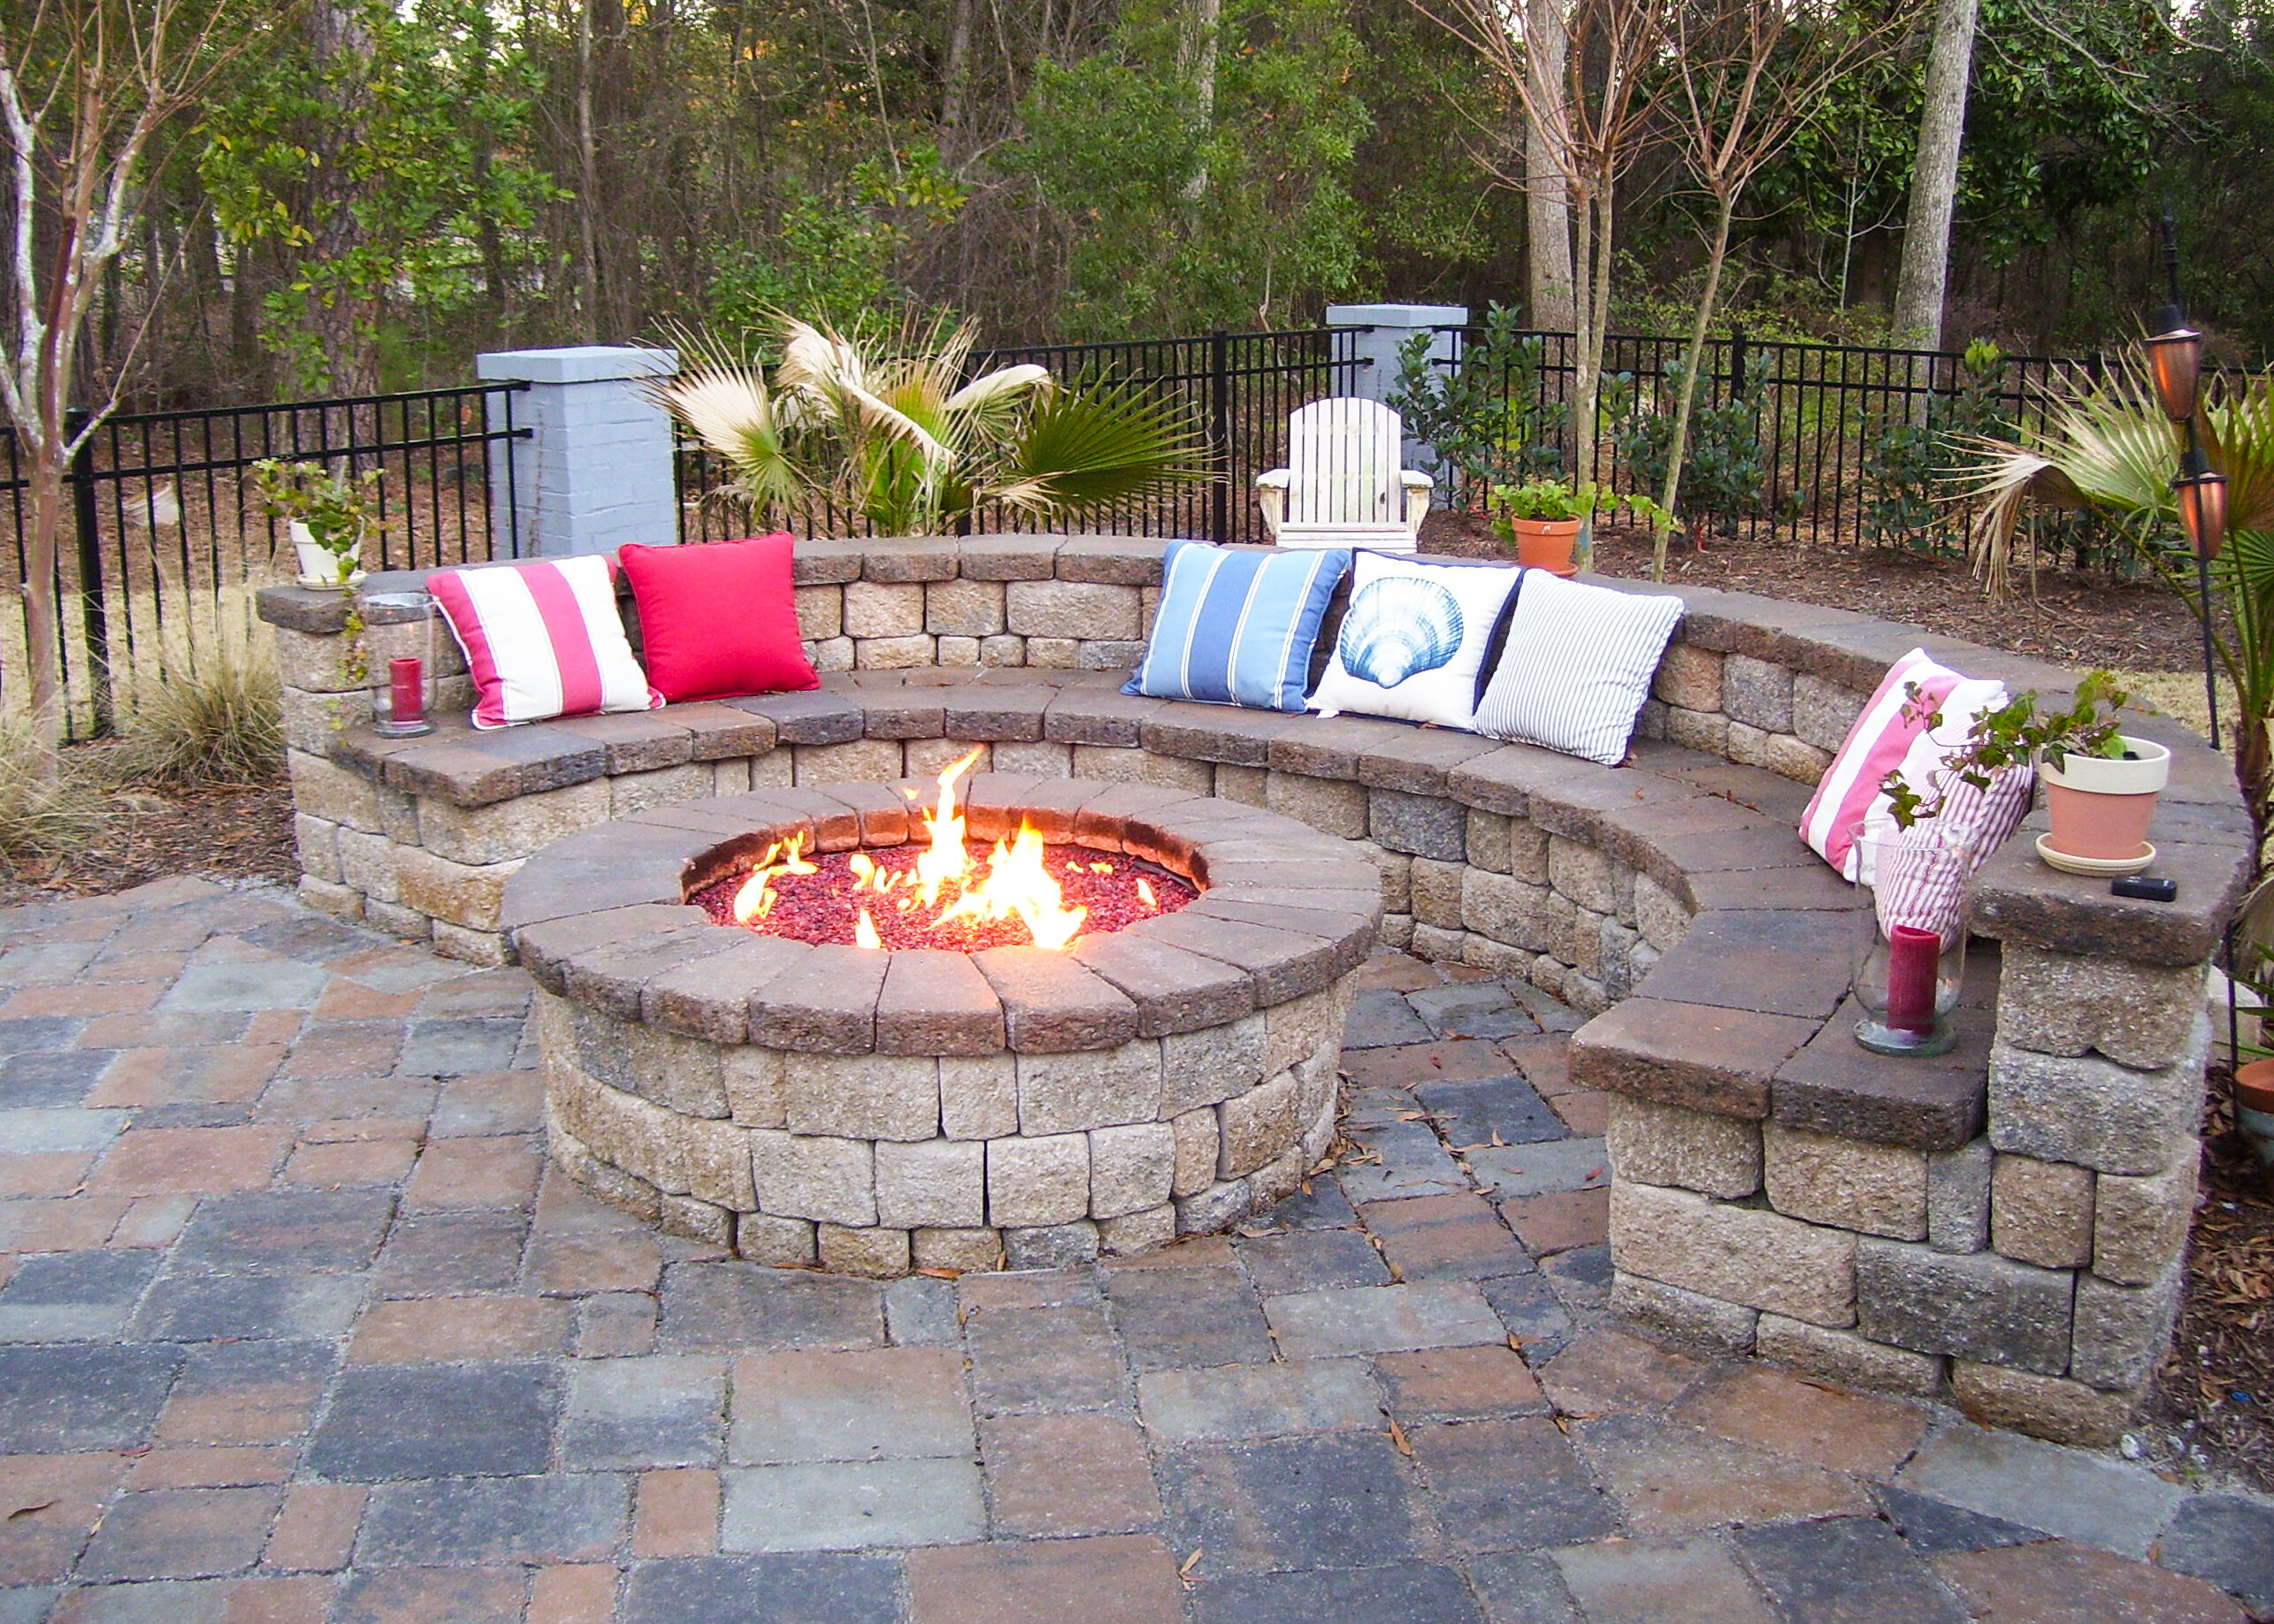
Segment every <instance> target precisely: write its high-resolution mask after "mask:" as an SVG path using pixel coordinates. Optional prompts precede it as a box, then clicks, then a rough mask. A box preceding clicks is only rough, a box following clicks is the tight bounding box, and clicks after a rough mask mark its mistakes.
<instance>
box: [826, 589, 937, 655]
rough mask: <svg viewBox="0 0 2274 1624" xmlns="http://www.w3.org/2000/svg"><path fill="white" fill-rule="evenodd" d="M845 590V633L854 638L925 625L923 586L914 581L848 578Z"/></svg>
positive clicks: (904, 633)
mask: <svg viewBox="0 0 2274 1624" xmlns="http://www.w3.org/2000/svg"><path fill="white" fill-rule="evenodd" d="M844 593H845V617H844V623H843V624H844V627H845V634H846V636H847V637H850V638H853V639H854V640H855V641H856V642H858V641H861V640H870V639H875V638H897V637H913V636H916V635H919V634H921V633H922V632H923V629H924V589H923V586H920V585H918V584H917V583H915V582H913V581H909V582H884V581H850V582H847V583H846V586H845V587H844Z"/></svg>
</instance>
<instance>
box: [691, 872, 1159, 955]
mask: <svg viewBox="0 0 2274 1624" xmlns="http://www.w3.org/2000/svg"><path fill="white" fill-rule="evenodd" d="M925 849H926V848H925V847H923V846H885V847H883V848H881V849H879V850H877V851H872V852H867V853H860V854H856V853H853V852H831V853H829V854H827V855H825V856H822V857H818V858H815V859H814V860H813V864H814V868H815V872H814V873H812V874H777V875H776V876H775V877H774V878H773V880H772V881H771V889H772V891H773V892H774V895H775V900H774V904H773V907H772V908H770V909H769V911H768V913H767V915H766V916H765V917H764V918H762V919H753V920H751V921H750V922H749V923H747V924H746V925H745V926H743V928H744V929H745V930H748V931H756V932H757V933H758V934H760V935H761V936H786V937H789V938H792V940H796V941H800V942H824V943H829V942H833V943H838V944H840V945H842V946H848V947H849V946H854V935H853V932H854V921H855V919H856V917H857V916H858V915H859V914H860V913H861V910H863V909H864V908H865V909H866V910H867V911H868V914H869V922H870V923H872V924H874V925H875V926H876V927H877V940H878V941H879V942H880V943H881V944H882V945H883V946H885V947H887V948H908V947H941V948H946V949H948V950H950V951H952V952H955V953H981V952H984V951H985V950H986V949H987V948H990V947H1025V946H1031V945H1032V944H1033V942H1034V937H1033V935H1032V933H1031V932H1030V931H1028V929H1027V927H1026V923H1025V922H1024V921H1022V920H1020V919H1017V918H1011V919H970V918H959V919H952V920H950V921H948V922H947V923H946V924H944V925H943V924H939V923H936V922H937V920H938V915H940V914H941V913H942V912H944V911H945V910H946V908H948V907H949V906H950V905H951V904H952V903H953V901H954V900H955V898H954V895H953V894H951V893H949V892H945V891H943V892H941V895H940V898H939V900H938V901H937V902H935V903H934V904H933V905H932V906H931V907H930V908H926V907H924V906H923V904H922V903H921V902H920V901H919V900H918V899H917V897H916V895H915V891H914V889H913V885H912V882H913V877H914V874H915V866H916V860H917V858H918V857H919V856H921V855H922V854H923V852H924V850H925ZM964 849H965V850H966V851H968V852H969V854H970V857H971V862H972V864H973V867H974V878H975V879H976V878H979V877H984V873H985V869H986V862H987V853H986V852H985V851H984V850H983V849H982V848H981V847H979V846H966V847H965V848H964ZM1043 854H1044V855H1043V861H1044V866H1045V868H1046V869H1048V870H1049V873H1050V877H1052V878H1053V879H1054V880H1056V881H1057V882H1058V888H1059V892H1060V897H1061V898H1062V899H1063V903H1064V906H1066V907H1067V908H1083V909H1086V910H1087V913H1086V915H1085V916H1084V918H1083V922H1082V934H1083V935H1084V936H1091V935H1095V934H1098V933H1099V932H1101V931H1118V930H1121V929H1122V927H1124V926H1126V925H1132V924H1135V923H1137V921H1138V920H1140V919H1150V918H1152V916H1153V915H1156V914H1173V913H1175V912H1176V910H1177V909H1179V908H1183V906H1184V905H1185V904H1186V903H1188V902H1191V900H1193V899H1194V898H1195V897H1197V896H1198V895H1199V894H1200V893H1199V892H1198V891H1196V890H1195V889H1193V887H1192V886H1191V884H1189V883H1188V882H1187V881H1185V880H1183V879H1181V878H1179V877H1177V876H1175V875H1174V874H1171V873H1170V872H1169V871H1168V869H1164V868H1161V867H1160V865H1158V864H1157V863H1150V862H1144V861H1142V860H1141V859H1138V858H1135V857H1130V856H1128V855H1126V854H1122V853H1120V852H1108V851H1102V850H1100V849H1099V848H1098V847H1096V846H1057V845H1053V846H1045V847H1044V848H1043ZM855 855H861V856H865V857H867V858H868V859H869V862H870V863H871V864H873V865H874V867H875V869H878V870H881V871H882V872H883V873H884V874H885V875H888V876H892V877H893V878H892V885H893V890H892V892H888V893H885V894H882V895H880V894H879V893H878V892H877V891H876V890H874V889H872V888H871V887H869V886H867V885H861V884H860V883H859V882H858V881H856V880H855V878H854V873H853V867H852V864H853V859H854V856H855ZM902 875H907V876H909V877H910V878H909V879H908V880H901V879H900V878H899V877H900V876H902ZM747 877H748V876H747V874H737V875H731V876H730V877H727V878H725V879H723V880H720V881H718V882H717V883H716V884H715V885H706V886H705V887H703V889H702V890H701V891H698V892H695V893H694V895H693V896H692V897H690V898H688V899H687V900H689V901H690V902H693V904H694V905H695V906H696V907H697V908H701V909H702V910H703V911H704V912H705V913H707V914H708V915H710V916H711V917H712V918H713V919H714V920H716V921H717V922H718V923H720V924H723V925H731V924H733V923H735V919H734V899H735V895H736V893H737V892H739V891H740V890H741V889H742V884H743V881H744V880H745V879H747ZM904 885H906V886H909V887H910V888H909V889H905V890H904V889H900V887H902V886H904ZM1140 885H1143V887H1144V888H1145V889H1144V891H1143V892H1141V891H1140V890H1139V886H1140ZM1145 892H1151V894H1152V901H1151V902H1150V903H1148V902H1147V901H1146V900H1145Z"/></svg>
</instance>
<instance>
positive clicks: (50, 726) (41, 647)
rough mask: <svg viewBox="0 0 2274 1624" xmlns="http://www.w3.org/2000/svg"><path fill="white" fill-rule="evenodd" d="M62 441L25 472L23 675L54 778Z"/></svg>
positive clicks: (45, 763) (59, 695)
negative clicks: (28, 509) (27, 501)
mask: <svg viewBox="0 0 2274 1624" xmlns="http://www.w3.org/2000/svg"><path fill="white" fill-rule="evenodd" d="M64 458H65V452H64V443H63V439H62V436H61V435H60V434H57V433H50V434H49V435H48V436H47V437H46V443H45V444H43V445H42V446H40V447H37V448H34V452H33V456H32V463H31V466H30V467H29V468H28V469H27V470H26V471H25V480H24V483H25V487H26V494H27V495H28V496H29V498H30V506H31V521H32V522H31V524H30V525H29V526H27V531H28V533H27V535H26V536H25V539H24V541H25V545H24V575H25V579H24V586H23V592H24V663H25V665H26V667H27V670H26V671H25V673H24V675H25V677H26V678H27V686H28V687H29V688H30V690H31V700H32V718H31V720H32V737H33V739H34V741H36V742H37V744H38V746H39V752H38V760H39V762H40V764H41V768H42V771H43V772H45V773H46V774H48V775H49V776H50V777H51V776H53V775H54V773H55V772H56V770H57V766H58V761H57V752H58V751H60V750H61V749H62V748H63V685H62V682H61V680H60V678H58V676H57V669H56V650H57V642H56V637H57V617H56V594H55V565H56V545H57V538H58V537H59V536H60V535H61V534H62V532H63V522H64V513H65V507H66V505H67V504H68V503H69V502H70V500H71V495H70V493H69V492H68V491H67V490H66V489H65V486H64V481H63V470H64Z"/></svg>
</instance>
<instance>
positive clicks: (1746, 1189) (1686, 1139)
mask: <svg viewBox="0 0 2274 1624" xmlns="http://www.w3.org/2000/svg"><path fill="white" fill-rule="evenodd" d="M1609 1099H1610V1112H1609V1125H1608V1127H1607V1129H1606V1130H1605V1132H1606V1138H1607V1147H1608V1149H1609V1151H1610V1153H1611V1166H1612V1171H1613V1172H1614V1173H1615V1174H1616V1175H1617V1176H1618V1177H1619V1178H1620V1179H1622V1180H1627V1181H1628V1182H1631V1183H1635V1184H1673V1185H1679V1186H1681V1188H1683V1189H1686V1190H1695V1191H1700V1192H1701V1193H1703V1194H1705V1195H1710V1196H1719V1197H1720V1198H1721V1199H1724V1200H1731V1201H1734V1200H1737V1199H1742V1197H1745V1196H1749V1195H1751V1194H1752V1193H1753V1192H1754V1191H1757V1190H1758V1189H1759V1188H1760V1187H1761V1125H1760V1124H1759V1123H1758V1122H1745V1121H1742V1120H1741V1119H1740V1118H1737V1117H1734V1116H1719V1115H1713V1114H1712V1113H1711V1112H1706V1111H1692V1110H1688V1109H1686V1108H1684V1107H1681V1106H1669V1105H1659V1104H1658V1103H1657V1102H1656V1101H1655V1100H1649V1099H1635V1098H1634V1097H1633V1096H1632V1095H1628V1094H1612V1095H1611V1096H1610V1097H1609Z"/></svg>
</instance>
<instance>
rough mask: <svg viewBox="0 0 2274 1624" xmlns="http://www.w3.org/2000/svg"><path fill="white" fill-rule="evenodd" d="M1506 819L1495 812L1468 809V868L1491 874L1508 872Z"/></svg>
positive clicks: (1508, 854) (1508, 855) (1508, 856)
mask: <svg viewBox="0 0 2274 1624" xmlns="http://www.w3.org/2000/svg"><path fill="white" fill-rule="evenodd" d="M1509 821H1510V820H1508V819H1507V818H1505V817H1503V816H1500V815H1499V814H1498V813H1497V812H1480V811H1479V810H1477V808H1474V807H1471V808H1469V809H1468V831H1467V841H1468V866H1469V867H1470V868H1473V869H1486V870H1487V871H1489V872H1490V873H1493V874H1505V873H1507V872H1508V866H1509V862H1510V852H1509V846H1508V825H1509Z"/></svg>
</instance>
